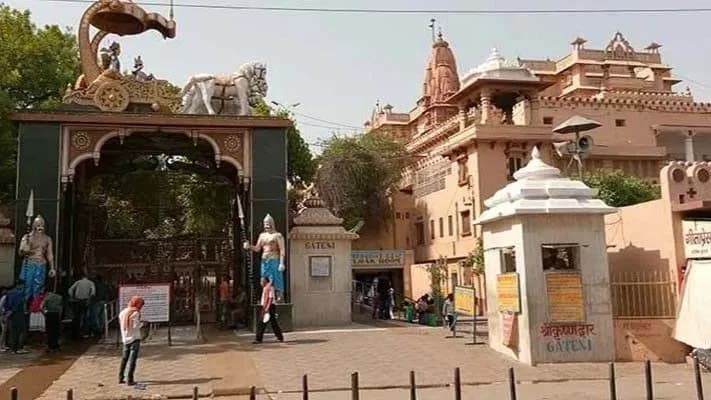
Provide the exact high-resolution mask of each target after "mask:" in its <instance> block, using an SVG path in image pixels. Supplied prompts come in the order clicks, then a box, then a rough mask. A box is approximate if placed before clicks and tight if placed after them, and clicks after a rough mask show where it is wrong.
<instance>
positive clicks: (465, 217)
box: [461, 210, 472, 236]
mask: <svg viewBox="0 0 711 400" xmlns="http://www.w3.org/2000/svg"><path fill="white" fill-rule="evenodd" d="M461 214H462V236H468V235H471V234H472V217H471V213H470V212H469V210H467V211H462V213H461Z"/></svg>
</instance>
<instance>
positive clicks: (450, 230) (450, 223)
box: [447, 215, 454, 236]
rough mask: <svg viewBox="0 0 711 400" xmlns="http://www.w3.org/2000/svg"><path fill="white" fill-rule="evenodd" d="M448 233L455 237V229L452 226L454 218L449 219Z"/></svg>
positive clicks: (449, 217)
mask: <svg viewBox="0 0 711 400" xmlns="http://www.w3.org/2000/svg"><path fill="white" fill-rule="evenodd" d="M447 232H448V233H449V236H452V235H454V227H453V226H452V216H451V215H450V216H448V217H447Z"/></svg>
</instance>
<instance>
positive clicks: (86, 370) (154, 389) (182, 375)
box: [40, 327, 240, 400]
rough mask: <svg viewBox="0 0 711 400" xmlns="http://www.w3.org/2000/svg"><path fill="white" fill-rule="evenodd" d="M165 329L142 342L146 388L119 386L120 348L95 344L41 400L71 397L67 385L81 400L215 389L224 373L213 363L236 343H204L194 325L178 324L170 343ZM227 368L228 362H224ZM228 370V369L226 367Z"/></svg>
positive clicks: (140, 373)
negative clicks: (170, 343) (200, 340)
mask: <svg viewBox="0 0 711 400" xmlns="http://www.w3.org/2000/svg"><path fill="white" fill-rule="evenodd" d="M166 333H167V332H166V331H164V330H161V331H159V333H158V334H157V335H156V336H155V337H154V338H152V339H151V340H149V341H147V342H144V343H142V346H141V350H140V357H139V360H138V367H137V371H136V380H137V381H138V382H140V383H143V384H145V385H146V387H145V390H137V389H136V388H133V387H128V386H126V385H119V384H118V365H119V362H120V349H117V348H116V347H115V345H113V344H101V345H95V346H93V347H92V348H91V349H89V350H88V351H87V352H86V353H85V354H84V355H83V356H82V357H80V358H79V359H78V360H77V361H76V362H75V363H74V365H72V367H71V368H69V370H68V371H67V372H66V373H65V374H64V375H62V376H61V378H60V379H58V380H57V381H55V382H54V384H52V385H51V386H50V387H49V389H47V390H46V391H45V392H44V393H43V394H42V396H41V397H40V399H47V400H57V399H62V398H66V392H67V390H68V389H73V390H74V397H75V398H76V399H81V400H84V399H102V398H106V399H115V398H127V397H128V396H132V397H134V398H135V397H136V396H141V397H143V396H151V395H162V396H185V395H189V394H190V393H192V389H193V387H194V386H197V387H198V390H199V392H200V393H205V394H206V393H211V392H212V391H213V390H214V389H215V387H219V385H216V384H215V381H220V380H221V379H222V378H223V377H224V375H225V374H222V375H220V374H215V373H214V369H213V368H211V367H210V366H209V365H208V364H209V363H211V362H212V361H214V359H215V358H216V357H219V356H220V355H223V354H232V355H234V353H235V352H237V351H239V346H240V345H239V344H238V343H236V342H235V341H234V340H232V342H231V343H230V342H218V343H200V342H196V340H195V332H194V329H193V328H192V327H188V328H176V329H174V332H173V346H171V347H168V343H167V336H166ZM223 367H224V368H226V367H225V364H223ZM225 372H226V371H225Z"/></svg>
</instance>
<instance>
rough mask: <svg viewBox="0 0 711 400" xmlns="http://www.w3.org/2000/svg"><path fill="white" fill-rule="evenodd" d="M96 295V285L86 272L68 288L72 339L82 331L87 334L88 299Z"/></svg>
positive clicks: (77, 336) (76, 337)
mask: <svg viewBox="0 0 711 400" xmlns="http://www.w3.org/2000/svg"><path fill="white" fill-rule="evenodd" d="M94 295H96V286H95V285H94V282H92V281H90V280H89V278H88V277H87V275H86V273H83V274H82V275H81V279H79V280H78V281H76V282H74V284H73V285H72V287H70V288H69V297H70V298H71V299H72V305H73V307H72V309H73V311H74V316H73V317H72V336H73V337H74V339H79V337H80V336H81V334H82V331H84V332H83V333H84V334H87V332H88V329H89V327H90V324H89V323H88V322H89V321H88V319H89V318H88V309H89V301H90V300H91V298H92V297H93V296H94Z"/></svg>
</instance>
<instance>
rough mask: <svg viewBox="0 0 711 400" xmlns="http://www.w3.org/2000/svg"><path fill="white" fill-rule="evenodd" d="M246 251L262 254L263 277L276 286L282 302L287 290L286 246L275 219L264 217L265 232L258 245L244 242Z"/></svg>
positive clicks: (278, 297) (260, 236)
mask: <svg viewBox="0 0 711 400" xmlns="http://www.w3.org/2000/svg"><path fill="white" fill-rule="evenodd" d="M244 248H245V250H251V251H254V252H255V253H256V252H260V251H261V252H262V262H261V268H260V269H261V271H260V273H261V276H262V277H267V278H269V280H270V281H271V282H272V284H273V285H274V289H275V291H276V292H277V294H276V297H277V299H279V300H281V296H282V295H283V293H284V290H285V284H284V270H286V267H285V266H284V256H285V252H286V246H285V244H284V236H282V234H281V233H279V232H277V231H276V230H275V229H274V218H272V216H271V215H269V214H267V216H266V217H264V232H262V233H260V234H259V239H257V244H256V245H254V246H252V245H251V243H249V242H247V241H245V242H244Z"/></svg>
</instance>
